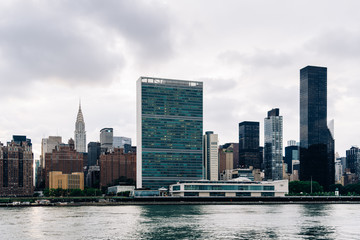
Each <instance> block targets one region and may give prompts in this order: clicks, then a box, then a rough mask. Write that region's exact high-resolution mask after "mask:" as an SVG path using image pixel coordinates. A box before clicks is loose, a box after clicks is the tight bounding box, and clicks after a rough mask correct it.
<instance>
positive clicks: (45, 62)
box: [0, 1, 360, 159]
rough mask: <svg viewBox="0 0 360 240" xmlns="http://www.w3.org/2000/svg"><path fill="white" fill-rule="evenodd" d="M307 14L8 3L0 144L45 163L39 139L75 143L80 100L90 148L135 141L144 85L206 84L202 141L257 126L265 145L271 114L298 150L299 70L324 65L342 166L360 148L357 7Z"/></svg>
mask: <svg viewBox="0 0 360 240" xmlns="http://www.w3.org/2000/svg"><path fill="white" fill-rule="evenodd" d="M309 3H310V1H295V2H293V3H292V4H288V3H286V2H285V1H277V2H276V3H268V2H266V1H259V2H257V3H253V2H250V1H243V2H235V1H229V2H228V4H220V2H218V1H206V6H207V8H206V9H204V8H202V7H201V6H202V5H203V4H205V2H204V1H197V2H195V3H193V2H190V1H181V2H167V1H161V2H160V1H154V2H152V4H147V3H146V2H144V1H135V2H121V1H117V2H115V1H114V2H109V4H108V5H107V6H99V5H97V4H96V3H93V4H91V3H82V4H83V5H81V4H80V3H72V2H70V1H64V2H61V3H60V2H59V3H51V4H50V3H47V2H41V1H36V2H35V1H34V2H32V1H28V2H26V3H21V4H20V2H6V1H4V2H2V3H0V6H1V7H0V9H1V10H0V13H1V14H2V16H3V18H4V19H5V20H6V21H5V22H6V24H5V23H2V24H0V33H1V35H2V38H1V40H0V50H1V53H2V55H1V58H0V59H1V61H0V76H1V78H0V79H1V80H0V81H1V83H2V91H1V94H0V99H1V101H2V102H3V105H4V109H3V110H4V112H5V113H6V114H3V115H2V116H1V117H0V125H1V126H2V127H1V128H0V141H1V142H3V143H6V142H7V141H8V140H9V139H11V136H12V135H14V134H19V135H26V136H28V137H29V138H30V139H32V141H33V152H34V154H35V158H36V159H38V158H39V155H40V151H41V139H42V138H47V137H49V136H62V137H63V140H64V141H67V139H69V138H70V137H73V131H74V119H75V118H76V113H77V110H78V109H77V108H78V106H77V102H78V99H79V97H81V99H82V111H83V114H84V118H85V120H86V131H87V143H89V142H91V141H99V140H100V139H99V131H100V129H102V128H104V127H112V128H113V129H114V136H127V137H130V138H132V139H133V142H135V141H136V121H135V119H136V118H135V116H136V111H135V108H136V104H135V99H136V90H135V88H136V84H135V82H136V80H137V79H138V78H139V76H154V77H164V78H175V79H185V80H194V81H203V82H204V132H205V131H208V130H211V131H214V132H216V133H217V134H219V144H224V143H227V142H237V139H238V136H237V134H238V129H237V126H238V123H239V122H242V121H259V122H260V145H262V143H263V142H264V140H263V136H264V123H263V116H264V114H265V113H266V112H267V111H268V109H271V108H280V109H281V112H282V116H283V117H284V141H287V140H290V139H295V140H296V141H299V129H298V128H299V127H298V126H299V101H298V99H299V88H300V86H299V73H298V71H299V69H300V68H303V67H305V66H307V65H316V66H325V67H327V68H328V105H329V106H328V119H329V120H330V119H333V118H334V119H335V141H336V144H335V147H336V151H338V152H339V154H340V155H341V156H345V151H346V150H347V149H349V148H350V147H351V146H352V145H360V143H358V142H357V141H358V136H359V134H360V131H354V130H353V129H357V126H359V125H358V124H359V123H357V119H358V115H357V113H356V111H353V109H355V108H356V106H357V105H358V103H359V102H360V99H359V97H358V96H357V91H356V90H357V89H358V86H359V82H360V81H358V79H359V78H360V71H359V70H357V68H356V66H357V63H358V61H359V56H360V53H359V49H358V47H357V42H358V41H357V40H358V39H359V38H360V35H359V32H358V31H357V29H358V25H359V24H358V22H360V21H359V18H360V17H358V16H357V14H356V12H355V11H356V9H357V8H358V7H359V6H360V4H359V3H358V2H355V1H350V2H348V3H347V4H346V5H345V4H337V3H336V2H335V1H319V2H316V3H313V2H311V5H312V8H311V9H308V8H307V6H308V4H309ZM259 6H263V7H261V8H259ZM279 6H281V7H279ZM99 7H101V10H102V11H98V12H97V11H96V9H99ZM323 8H325V10H326V11H323V12H322V14H321V16H318V11H319V10H320V9H323ZM54 9H56V11H54ZM254 9H256V10H257V13H258V14H259V16H263V17H262V18H258V15H256V14H255V15H254V14H252V13H253V12H254ZM305 9H306V11H304V10H305ZM184 11H186V13H187V14H186V16H183V14H182V13H183V12H184ZM95 12H96V14H94V13H95ZM159 12H161V13H162V14H158V13H159ZM345 13H346V14H345ZM352 13H353V14H352ZM20 15H21V16H23V17H22V18H18V16H20ZM333 16H337V17H336V18H333ZM130 20H131V21H130ZM124 22H125V23H126V24H123V23H124ZM68 26H71V27H68ZM234 30H238V31H234ZM225 36H226V37H225ZM339 36H342V37H339ZM359 87H360V86H359ZM5 103H11V104H5ZM24 116H25V117H26V121H24V120H23V119H24Z"/></svg>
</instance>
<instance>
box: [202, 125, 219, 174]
mask: <svg viewBox="0 0 360 240" xmlns="http://www.w3.org/2000/svg"><path fill="white" fill-rule="evenodd" d="M218 146H219V138H218V135H217V134H214V132H210V131H209V132H206V133H205V135H204V178H205V179H208V180H210V181H218V180H219V154H218Z"/></svg>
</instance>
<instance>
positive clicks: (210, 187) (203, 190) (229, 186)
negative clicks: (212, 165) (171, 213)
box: [170, 178, 289, 197]
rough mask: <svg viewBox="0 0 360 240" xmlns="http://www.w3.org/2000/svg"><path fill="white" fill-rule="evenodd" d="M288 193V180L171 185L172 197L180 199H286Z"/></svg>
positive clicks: (188, 182)
mask: <svg viewBox="0 0 360 240" xmlns="http://www.w3.org/2000/svg"><path fill="white" fill-rule="evenodd" d="M288 192H289V182H288V180H278V181H263V182H254V181H250V180H249V179H247V178H238V179H234V180H233V181H208V180H199V181H179V182H178V183H176V184H173V185H170V195H171V196H180V197H187V196H196V197H241V196H251V197H284V196H285V194H287V193H288Z"/></svg>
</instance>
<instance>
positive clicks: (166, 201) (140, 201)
mask: <svg viewBox="0 0 360 240" xmlns="http://www.w3.org/2000/svg"><path fill="white" fill-rule="evenodd" d="M4 201H7V202H4ZM281 204H286V205H288V204H360V196H336V197H335V196H286V197H137V198H123V197H67V198H61V197H58V198H0V207H42V206H49V207H53V206H54V207H70V206H72V207H76V206H137V205H281Z"/></svg>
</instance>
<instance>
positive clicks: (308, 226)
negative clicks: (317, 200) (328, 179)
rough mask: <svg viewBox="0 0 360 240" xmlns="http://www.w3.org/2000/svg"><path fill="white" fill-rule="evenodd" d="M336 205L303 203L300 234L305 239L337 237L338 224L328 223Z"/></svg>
mask: <svg viewBox="0 0 360 240" xmlns="http://www.w3.org/2000/svg"><path fill="white" fill-rule="evenodd" d="M334 206H335V205H331V204H328V205H325V204H316V205H310V204H308V205H302V208H301V211H300V213H301V216H302V224H301V229H300V233H299V235H301V236H303V237H304V238H305V239H336V226H333V225H331V224H329V223H328V219H329V218H331V217H332V216H333V207H334Z"/></svg>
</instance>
